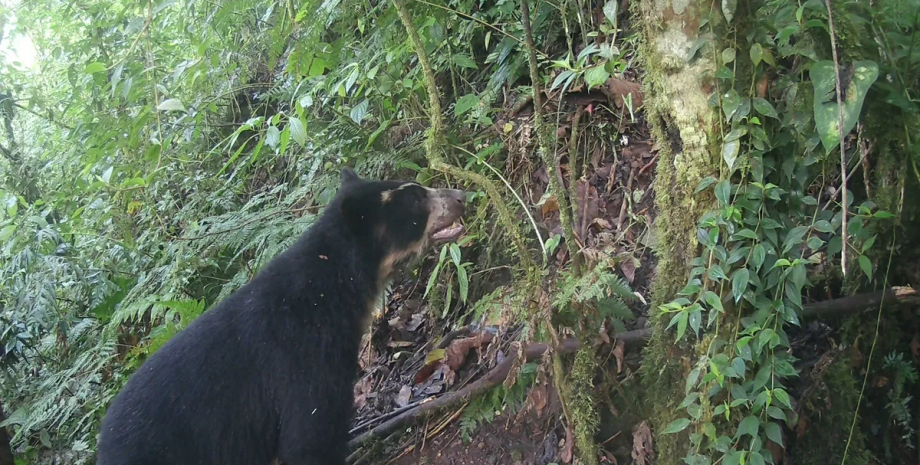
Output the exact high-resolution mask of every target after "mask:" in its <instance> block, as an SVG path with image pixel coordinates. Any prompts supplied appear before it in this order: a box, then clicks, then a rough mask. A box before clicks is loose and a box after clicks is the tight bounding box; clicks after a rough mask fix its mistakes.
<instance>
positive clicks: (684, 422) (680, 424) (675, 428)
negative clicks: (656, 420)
mask: <svg viewBox="0 0 920 465" xmlns="http://www.w3.org/2000/svg"><path fill="white" fill-rule="evenodd" d="M688 426H690V419H689V418H679V419H677V420H674V421H672V422H671V424H669V425H668V427H667V428H665V429H664V431H662V432H661V434H674V433H679V432H681V431H683V430H685V429H687V427H688Z"/></svg>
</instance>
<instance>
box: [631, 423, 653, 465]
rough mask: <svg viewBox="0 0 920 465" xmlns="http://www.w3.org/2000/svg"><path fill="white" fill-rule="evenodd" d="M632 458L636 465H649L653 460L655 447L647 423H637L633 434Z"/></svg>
mask: <svg viewBox="0 0 920 465" xmlns="http://www.w3.org/2000/svg"><path fill="white" fill-rule="evenodd" d="M632 458H633V461H634V463H635V464H636V465H650V464H651V463H653V461H654V460H655V445H654V444H653V443H652V430H651V429H649V427H648V423H646V422H644V421H643V422H642V423H639V426H637V427H636V430H635V431H634V432H633V448H632Z"/></svg>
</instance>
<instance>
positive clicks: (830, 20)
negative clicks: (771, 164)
mask: <svg viewBox="0 0 920 465" xmlns="http://www.w3.org/2000/svg"><path fill="white" fill-rule="evenodd" d="M824 4H825V5H826V6H827V28H828V32H830V36H831V56H832V57H833V58H834V77H835V78H836V80H837V85H836V87H837V135H838V136H839V137H840V178H841V179H840V190H841V191H842V192H840V195H841V201H842V202H843V211H842V212H841V214H842V215H843V217H842V218H843V224H842V225H841V231H840V234H841V235H842V236H843V247H842V248H841V249H840V269H841V271H842V272H843V275H844V276H846V275H847V153H846V150H845V149H844V134H843V120H844V117H843V89H841V83H840V60H839V59H838V58H837V33H836V31H835V30H834V14H833V13H832V12H831V0H824Z"/></svg>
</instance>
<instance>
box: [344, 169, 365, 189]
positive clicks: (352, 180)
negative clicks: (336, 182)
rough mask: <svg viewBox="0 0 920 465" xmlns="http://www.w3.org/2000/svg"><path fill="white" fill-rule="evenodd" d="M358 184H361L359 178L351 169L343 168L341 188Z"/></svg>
mask: <svg viewBox="0 0 920 465" xmlns="http://www.w3.org/2000/svg"><path fill="white" fill-rule="evenodd" d="M359 182H361V178H359V177H358V175H357V174H355V172H354V171H352V170H351V168H348V167H345V169H343V170H342V186H343V187H344V186H350V185H352V184H357V183H359Z"/></svg>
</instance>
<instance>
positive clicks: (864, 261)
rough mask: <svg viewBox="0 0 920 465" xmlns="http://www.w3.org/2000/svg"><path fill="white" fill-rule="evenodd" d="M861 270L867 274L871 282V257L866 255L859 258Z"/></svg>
mask: <svg viewBox="0 0 920 465" xmlns="http://www.w3.org/2000/svg"><path fill="white" fill-rule="evenodd" d="M859 268H860V269H861V270H862V272H863V273H865V274H866V277H867V278H869V280H870V281H871V280H872V263H871V262H870V261H869V257H867V256H865V255H860V256H859Z"/></svg>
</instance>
